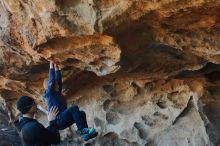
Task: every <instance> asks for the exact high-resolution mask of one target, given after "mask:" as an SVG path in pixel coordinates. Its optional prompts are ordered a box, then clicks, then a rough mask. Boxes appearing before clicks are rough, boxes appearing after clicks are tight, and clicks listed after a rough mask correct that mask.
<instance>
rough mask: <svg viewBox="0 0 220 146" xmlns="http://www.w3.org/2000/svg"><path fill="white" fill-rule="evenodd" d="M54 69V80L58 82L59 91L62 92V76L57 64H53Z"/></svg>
mask: <svg viewBox="0 0 220 146" xmlns="http://www.w3.org/2000/svg"><path fill="white" fill-rule="evenodd" d="M55 70H56V80H57V82H58V86H59V91H60V92H62V76H61V71H60V68H59V67H58V66H57V65H55Z"/></svg>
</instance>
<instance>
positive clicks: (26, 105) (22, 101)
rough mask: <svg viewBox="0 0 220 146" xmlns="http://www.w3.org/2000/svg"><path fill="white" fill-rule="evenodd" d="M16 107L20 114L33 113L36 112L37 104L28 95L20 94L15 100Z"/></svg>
mask: <svg viewBox="0 0 220 146" xmlns="http://www.w3.org/2000/svg"><path fill="white" fill-rule="evenodd" d="M16 107H17V109H18V110H19V111H20V112H21V113H22V114H35V113H36V112H37V104H36V103H35V101H34V99H33V98H31V97H29V96H21V97H20V98H19V99H18V100H17V102H16Z"/></svg>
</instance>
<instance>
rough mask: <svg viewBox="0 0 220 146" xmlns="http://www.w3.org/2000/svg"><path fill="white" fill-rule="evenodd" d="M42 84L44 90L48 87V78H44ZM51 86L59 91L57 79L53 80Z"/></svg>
mask: <svg viewBox="0 0 220 146" xmlns="http://www.w3.org/2000/svg"><path fill="white" fill-rule="evenodd" d="M43 86H44V89H45V90H47V89H48V78H46V79H45V80H44V83H43ZM53 88H54V90H56V91H59V85H58V82H57V81H55V82H54V85H53Z"/></svg>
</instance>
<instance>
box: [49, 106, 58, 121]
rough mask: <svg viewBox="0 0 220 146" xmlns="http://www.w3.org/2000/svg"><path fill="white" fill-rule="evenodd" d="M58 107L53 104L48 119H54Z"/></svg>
mask: <svg viewBox="0 0 220 146" xmlns="http://www.w3.org/2000/svg"><path fill="white" fill-rule="evenodd" d="M58 112H59V111H58V108H57V107H56V106H53V107H52V108H51V109H50V112H49V113H48V121H53V120H55V119H56V116H57V114H58Z"/></svg>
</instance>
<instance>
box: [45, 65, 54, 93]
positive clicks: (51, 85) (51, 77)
mask: <svg viewBox="0 0 220 146" xmlns="http://www.w3.org/2000/svg"><path fill="white" fill-rule="evenodd" d="M54 82H55V70H54V64H53V62H50V70H49V74H48V83H47V92H48V93H51V92H53V91H54Z"/></svg>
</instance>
